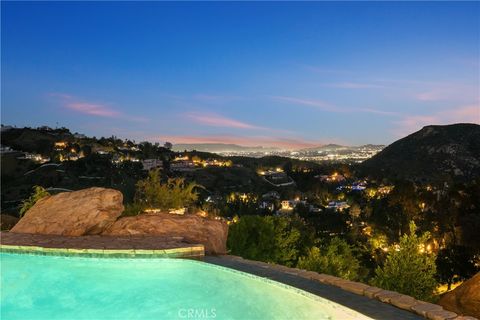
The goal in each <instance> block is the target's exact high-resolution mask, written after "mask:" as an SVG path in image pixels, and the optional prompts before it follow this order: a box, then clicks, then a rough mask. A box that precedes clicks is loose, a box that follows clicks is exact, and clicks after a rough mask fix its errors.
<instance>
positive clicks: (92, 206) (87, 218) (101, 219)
mask: <svg viewBox="0 0 480 320" xmlns="http://www.w3.org/2000/svg"><path fill="white" fill-rule="evenodd" d="M122 202H123V195H122V193H121V192H120V191H117V190H113V189H105V188H89V189H83V190H79V191H73V192H63V193H59V194H57V195H54V196H48V197H45V198H43V199H40V200H39V201H37V203H35V205H34V206H33V207H32V208H30V210H28V211H27V212H26V213H25V216H24V217H23V218H22V219H20V221H19V222H18V223H17V224H16V225H15V227H13V228H12V229H11V230H10V232H14V233H36V234H56V235H64V236H83V235H91V234H100V233H102V231H104V230H105V229H106V228H108V227H109V226H110V225H112V224H113V223H114V222H115V220H117V218H118V216H120V214H121V213H122V211H123V209H124V208H123V204H122Z"/></svg>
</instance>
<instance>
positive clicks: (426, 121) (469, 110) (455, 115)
mask: <svg viewBox="0 0 480 320" xmlns="http://www.w3.org/2000/svg"><path fill="white" fill-rule="evenodd" d="M452 123H476V124H480V105H478V104H472V105H465V106H459V107H456V108H452V109H450V110H441V111H437V112H435V113H433V114H430V115H407V116H404V117H403V118H402V119H401V120H399V121H396V122H394V124H395V125H396V127H395V128H394V129H393V133H394V134H395V135H396V136H398V137H403V136H405V135H407V134H410V133H413V132H415V131H417V130H420V129H421V128H422V127H424V126H427V125H436V124H437V125H441V124H452Z"/></svg>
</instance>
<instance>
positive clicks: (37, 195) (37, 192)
mask: <svg viewBox="0 0 480 320" xmlns="http://www.w3.org/2000/svg"><path fill="white" fill-rule="evenodd" d="M49 195H50V193H48V191H47V190H45V188H43V187H41V186H34V187H33V193H32V195H31V196H30V197H29V198H28V199H26V200H24V201H23V202H22V206H21V207H20V217H23V215H24V214H25V213H26V212H27V211H28V210H29V209H30V208H31V207H33V205H34V204H35V203H37V201H38V200H40V199H42V198H45V197H47V196H49Z"/></svg>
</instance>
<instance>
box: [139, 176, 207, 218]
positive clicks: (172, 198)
mask: <svg viewBox="0 0 480 320" xmlns="http://www.w3.org/2000/svg"><path fill="white" fill-rule="evenodd" d="M198 186H199V185H197V184H196V183H193V182H191V183H186V182H185V179H183V178H171V179H168V181H167V182H166V183H161V181H160V173H159V170H158V169H156V170H151V171H150V173H149V174H148V177H147V178H145V179H143V180H140V181H138V183H137V190H136V194H135V204H136V205H139V206H143V208H148V207H150V208H158V209H162V210H168V209H179V208H183V207H187V206H189V205H191V204H193V203H194V202H195V201H197V198H198V195H197V193H196V192H195V191H194V188H195V187H198Z"/></svg>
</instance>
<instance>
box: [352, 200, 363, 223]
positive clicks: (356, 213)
mask: <svg viewBox="0 0 480 320" xmlns="http://www.w3.org/2000/svg"><path fill="white" fill-rule="evenodd" d="M361 213H362V210H361V209H360V206H359V205H358V204H356V203H354V204H352V207H351V208H350V216H351V217H352V219H353V220H357V219H358V218H359V217H360V214H361Z"/></svg>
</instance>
